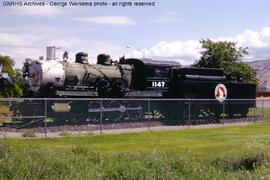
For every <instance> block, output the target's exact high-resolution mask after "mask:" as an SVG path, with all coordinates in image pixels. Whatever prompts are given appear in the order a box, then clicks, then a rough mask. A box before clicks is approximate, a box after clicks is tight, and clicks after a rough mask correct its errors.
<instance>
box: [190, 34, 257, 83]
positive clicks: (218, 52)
mask: <svg viewBox="0 0 270 180" xmlns="http://www.w3.org/2000/svg"><path fill="white" fill-rule="evenodd" d="M200 43H202V48H203V49H204V50H203V51H202V52H200V53H201V54H202V56H201V58H200V60H199V61H198V62H197V63H196V64H195V66H196V67H204V68H223V69H224V72H225V74H230V75H231V76H232V77H235V78H237V79H243V80H245V81H248V82H253V83H256V82H257V79H256V70H255V69H253V68H252V67H250V66H249V65H248V64H246V63H244V62H242V59H243V57H244V56H245V55H248V51H247V48H242V47H239V48H238V47H236V43H235V42H228V41H217V42H214V41H212V40H210V39H207V40H201V41H200Z"/></svg>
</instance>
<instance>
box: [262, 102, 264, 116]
mask: <svg viewBox="0 0 270 180" xmlns="http://www.w3.org/2000/svg"><path fill="white" fill-rule="evenodd" d="M262 120H264V99H263V97H262Z"/></svg>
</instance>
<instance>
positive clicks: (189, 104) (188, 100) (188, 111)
mask: <svg viewBox="0 0 270 180" xmlns="http://www.w3.org/2000/svg"><path fill="white" fill-rule="evenodd" d="M188 128H189V129H190V99H188Z"/></svg>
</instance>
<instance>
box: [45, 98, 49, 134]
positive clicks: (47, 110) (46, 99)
mask: <svg viewBox="0 0 270 180" xmlns="http://www.w3.org/2000/svg"><path fill="white" fill-rule="evenodd" d="M44 104H45V107H44V110H45V119H44V125H45V137H47V116H48V114H47V111H48V110H47V98H45V103H44Z"/></svg>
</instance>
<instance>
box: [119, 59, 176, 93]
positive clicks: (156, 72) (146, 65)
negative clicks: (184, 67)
mask: <svg viewBox="0 0 270 180" xmlns="http://www.w3.org/2000/svg"><path fill="white" fill-rule="evenodd" d="M120 64H129V65H132V66H133V67H134V71H133V74H132V80H131V89H134V90H139V91H160V92H167V91H168V89H169V87H170V83H171V80H170V79H171V74H172V68H173V67H181V65H180V64H179V63H177V62H173V61H159V60H152V59H145V58H143V59H121V61H120Z"/></svg>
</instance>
